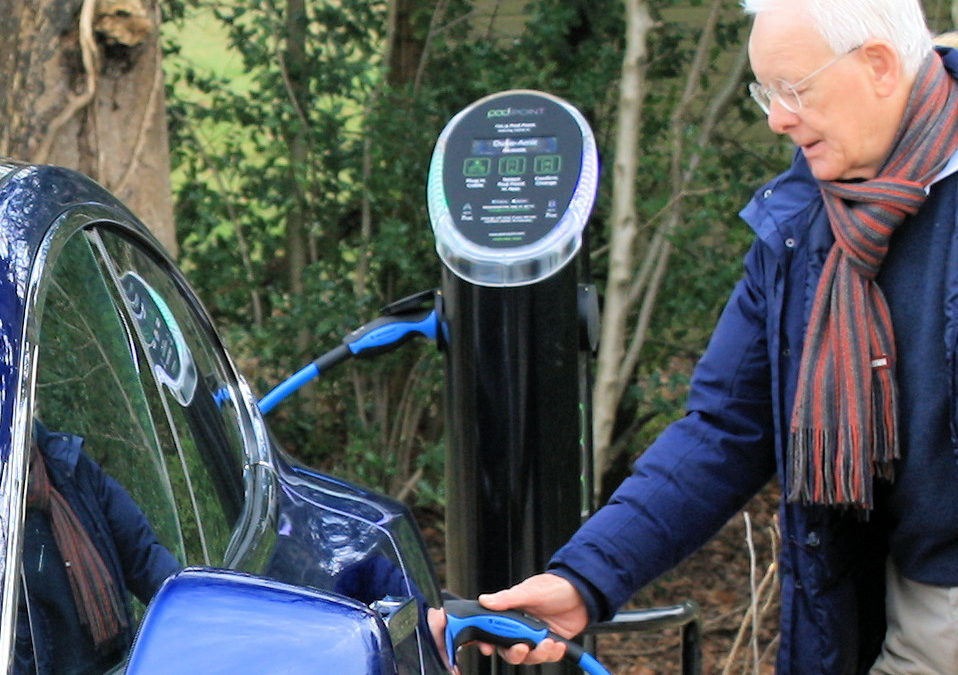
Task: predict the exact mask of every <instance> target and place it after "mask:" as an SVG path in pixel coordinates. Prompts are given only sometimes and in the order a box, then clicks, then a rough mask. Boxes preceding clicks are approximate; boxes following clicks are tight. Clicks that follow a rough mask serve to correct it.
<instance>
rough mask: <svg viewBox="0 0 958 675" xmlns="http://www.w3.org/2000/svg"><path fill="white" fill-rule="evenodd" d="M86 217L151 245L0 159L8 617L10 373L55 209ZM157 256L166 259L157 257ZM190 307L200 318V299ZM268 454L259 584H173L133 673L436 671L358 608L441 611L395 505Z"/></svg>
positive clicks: (102, 195)
mask: <svg viewBox="0 0 958 675" xmlns="http://www.w3.org/2000/svg"><path fill="white" fill-rule="evenodd" d="M85 209H92V210H93V211H95V213H96V216H95V217H96V218H97V219H102V218H103V217H104V214H106V217H107V219H108V220H109V221H110V222H111V223H112V224H113V225H114V226H116V227H119V228H121V229H125V230H127V231H129V232H131V233H133V234H135V235H136V238H137V239H138V240H140V241H141V242H142V243H143V245H144V246H147V247H151V246H157V245H156V244H155V240H154V239H153V238H152V237H151V235H150V234H149V233H148V232H147V230H146V228H145V227H143V225H142V224H141V223H139V221H137V220H136V218H135V217H134V216H133V215H132V214H131V213H130V212H129V211H128V210H127V209H126V208H125V207H124V206H123V205H122V204H121V203H120V202H119V201H117V200H116V199H115V198H114V197H113V196H111V195H110V194H109V193H108V192H107V191H105V190H104V189H103V188H102V187H100V186H99V185H97V184H96V183H94V182H93V181H91V180H89V179H87V178H85V177H83V176H82V175H80V174H78V173H75V172H71V171H68V170H64V169H59V168H53V167H35V166H24V165H19V164H14V163H10V162H4V161H3V160H0V470H2V474H0V475H2V480H0V522H3V523H4V526H3V528H0V537H2V541H0V570H3V571H4V573H3V574H2V576H0V580H2V584H3V587H2V588H0V592H2V594H3V596H4V602H3V607H4V608H6V610H5V611H6V612H8V613H9V612H10V611H11V609H12V610H13V611H14V612H15V608H16V599H15V598H16V593H17V591H16V588H17V586H18V583H17V581H16V580H17V576H16V565H15V562H16V560H15V559H12V560H11V559H9V556H10V553H11V552H13V551H15V550H16V548H15V547H16V545H17V541H18V538H17V537H16V536H14V535H15V534H16V531H15V530H12V529H10V528H11V527H18V526H20V519H21V518H22V493H21V492H20V491H21V490H22V481H23V480H24V475H25V464H26V462H25V458H24V457H23V454H24V453H23V450H21V449H18V448H22V447H24V444H23V442H24V438H25V436H24V434H25V433H27V432H25V431H24V429H25V427H26V425H27V423H28V421H29V410H30V408H29V407H28V406H25V405H24V399H25V397H26V396H28V395H29V393H30V392H29V379H28V378H29V375H30V374H29V373H25V372H23V370H24V369H23V368H20V367H19V366H20V364H22V363H24V362H27V363H28V362H29V354H25V353H24V349H25V339H24V335H23V333H24V325H25V321H24V313H25V312H26V311H27V309H26V308H28V307H30V306H31V302H30V299H31V294H34V293H35V292H36V288H37V286H38V285H39V283H40V280H41V279H42V278H43V276H44V274H46V273H48V268H52V260H53V259H54V258H55V256H56V253H57V251H55V250H53V251H51V250H44V249H43V248H42V247H43V246H47V245H49V244H48V243H44V242H49V241H50V239H49V238H47V234H48V233H49V232H50V231H51V229H52V228H54V227H58V225H57V223H58V222H63V220H62V218H61V217H62V216H63V215H64V214H68V213H73V212H83V211H84V210H85ZM58 219H60V220H58ZM80 220H82V219H80ZM90 222H91V223H92V222H95V221H94V217H93V216H91V221H90ZM156 255H157V257H158V258H161V259H166V257H165V254H164V253H162V252H160V251H159V249H157V253H156ZM170 264H171V265H172V263H170ZM171 273H173V272H171ZM176 274H177V275H178V273H176ZM179 276H180V279H179V280H178V283H180V282H182V279H181V275H179ZM183 283H185V282H182V283H180V285H183ZM187 300H188V302H191V303H194V304H195V305H196V307H198V308H199V311H200V312H201V313H203V314H205V312H202V309H201V305H200V302H199V300H198V299H196V298H195V297H193V296H188V297H187ZM209 330H210V334H211V338H210V339H211V341H217V340H218V338H215V334H214V333H213V329H212V327H210V329H209ZM216 348H217V349H219V348H220V346H219V344H217V345H216ZM235 403H236V404H237V405H246V406H248V407H249V408H250V415H252V416H254V417H255V418H256V419H257V420H258V421H259V423H262V419H261V417H260V416H259V411H258V410H257V409H256V406H255V401H253V400H252V399H251V400H250V401H245V402H243V401H240V402H235ZM269 450H270V453H271V456H270V457H268V458H267V459H266V460H265V461H264V460H256V463H255V468H256V471H255V472H254V473H255V475H256V480H257V481H261V482H262V484H261V485H260V484H258V485H254V487H253V489H252V492H253V493H257V494H269V495H275V498H271V500H272V501H271V503H272V504H273V507H272V508H273V510H272V512H271V513H265V514H263V515H262V520H261V522H259V523H255V524H253V526H252V528H251V529H252V530H255V529H256V528H257V527H258V528H261V529H262V530H269V531H271V535H272V538H271V539H270V538H268V537H267V538H266V539H267V540H269V541H272V542H274V543H273V545H272V548H271V550H268V551H267V555H264V556H262V557H261V560H262V562H261V563H258V564H256V565H254V563H249V564H248V565H247V567H245V568H244V572H247V573H251V574H253V575H256V576H250V575H237V574H236V573H235V572H231V571H228V570H216V571H212V570H207V571H205V572H197V571H190V572H185V573H182V574H181V575H180V576H178V577H176V578H175V579H174V580H172V581H171V582H170V583H169V584H168V585H167V586H166V587H164V590H163V591H162V592H161V594H160V595H159V596H157V598H155V599H154V601H153V602H152V603H151V604H150V607H149V608H148V613H147V618H146V620H145V624H144V626H143V628H142V630H141V633H140V634H139V636H138V638H137V641H136V643H135V644H134V651H133V657H132V661H131V666H133V667H135V672H139V673H162V672H170V673H172V672H176V673H190V672H203V673H206V672H230V673H257V674H258V673H270V672H277V673H298V672H307V670H308V672H326V673H337V674H339V673H353V672H355V673H360V672H362V673H392V672H398V673H439V672H443V667H442V664H441V657H440V656H439V652H438V650H437V649H436V647H435V645H434V644H433V643H432V640H431V639H430V638H429V636H428V631H426V630H424V629H422V628H420V630H419V631H418V632H417V633H416V634H415V637H414V638H409V639H407V640H404V641H403V642H402V643H401V644H399V645H391V644H390V643H389V639H388V636H387V634H386V633H385V632H384V630H383V625H382V623H381V622H380V621H379V620H378V619H377V618H376V617H375V615H374V614H373V613H372V612H371V611H370V610H369V609H368V607H367V605H368V603H370V602H373V601H375V600H379V599H381V598H383V597H384V596H387V595H393V596H414V597H416V598H417V599H418V600H419V604H420V609H421V611H422V612H423V613H424V612H425V608H426V607H427V606H439V605H440V603H441V599H440V594H439V586H438V582H437V579H436V575H435V572H434V570H433V568H432V565H431V563H430V561H429V559H428V556H427V554H426V552H425V547H424V545H423V542H422V538H421V535H420V533H419V530H418V528H417V527H416V525H415V523H414V521H413V519H412V517H411V515H410V513H409V512H408V510H407V509H406V507H405V506H403V505H402V504H400V503H398V502H395V501H393V500H391V499H388V498H386V497H384V496H382V495H380V494H378V493H375V492H372V491H368V490H364V489H361V488H358V487H356V486H353V485H350V484H348V483H345V482H343V481H340V480H337V479H335V478H331V477H327V476H323V475H321V474H318V473H316V472H313V471H311V470H309V469H306V468H304V467H301V466H299V465H297V464H296V463H295V462H293V461H292V460H290V459H289V458H288V457H286V456H284V455H283V454H282V452H280V451H279V450H278V449H277V448H275V447H272V448H270V449H269ZM18 472H19V474H20V475H13V474H17V473H18ZM267 483H268V484H267ZM247 499H250V494H247ZM257 559H260V558H257ZM250 565H253V566H252V567H250ZM11 594H12V595H11ZM9 598H13V599H12V600H11V599H9ZM14 623H15V622H14V620H13V617H11V616H4V617H2V627H0V643H2V644H0V660H2V659H3V658H4V657H2V654H3V652H4V650H6V649H8V647H9V645H11V644H12V633H13V625H14ZM174 647H175V649H174ZM225 664H231V665H229V667H225ZM0 670H2V667H0Z"/></svg>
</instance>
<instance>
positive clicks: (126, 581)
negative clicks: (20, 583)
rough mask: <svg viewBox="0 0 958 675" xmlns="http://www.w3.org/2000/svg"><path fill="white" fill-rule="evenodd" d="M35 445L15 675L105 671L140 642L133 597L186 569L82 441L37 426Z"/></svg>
mask: <svg viewBox="0 0 958 675" xmlns="http://www.w3.org/2000/svg"><path fill="white" fill-rule="evenodd" d="M34 440H35V444H34V446H33V453H32V456H31V461H30V483H29V488H28V496H27V514H26V521H25V523H26V528H25V532H24V547H23V578H24V582H25V584H26V598H21V601H20V611H19V612H18V616H17V647H16V655H15V656H16V667H15V672H17V673H26V672H30V673H33V672H37V673H101V672H103V671H104V670H105V669H107V668H109V667H112V666H114V665H116V664H117V662H118V661H120V659H121V657H122V655H123V653H124V651H125V650H126V649H127V648H128V647H129V645H130V643H131V641H132V636H133V629H132V616H131V608H130V603H129V599H128V598H129V596H128V593H127V592H128V591H129V592H132V593H133V594H134V595H136V597H137V598H139V599H140V600H141V601H142V602H143V603H144V604H145V603H148V602H149V600H150V598H152V597H153V595H154V594H155V593H156V591H157V590H159V587H160V585H161V584H162V582H163V580H164V579H166V578H167V577H168V576H169V575H170V574H172V573H173V572H175V571H176V570H178V569H179V568H180V567H181V565H180V563H179V562H178V561H177V560H176V558H174V557H173V555H172V554H171V553H170V552H169V551H168V550H167V549H166V548H165V547H164V546H163V545H162V544H160V543H159V541H158V540H157V538H156V535H155V533H154V532H153V528H152V527H150V524H149V523H148V522H147V520H146V517H145V516H144V514H143V512H142V511H141V510H140V508H139V507H138V506H137V504H136V502H134V501H133V499H132V497H130V495H129V494H128V493H127V492H126V491H125V490H124V489H123V488H122V487H121V486H120V484H119V483H117V482H116V481H115V480H114V479H113V478H111V477H110V476H108V475H107V474H106V473H105V472H104V471H103V470H102V469H101V468H100V467H99V465H97V464H96V462H94V461H93V460H92V459H90V458H89V457H88V456H87V455H86V454H85V453H84V452H83V450H82V446H83V439H82V438H80V437H79V436H72V435H69V434H62V433H53V432H50V431H48V430H47V429H46V428H45V427H44V426H43V425H42V424H40V423H39V422H37V423H35V424H34Z"/></svg>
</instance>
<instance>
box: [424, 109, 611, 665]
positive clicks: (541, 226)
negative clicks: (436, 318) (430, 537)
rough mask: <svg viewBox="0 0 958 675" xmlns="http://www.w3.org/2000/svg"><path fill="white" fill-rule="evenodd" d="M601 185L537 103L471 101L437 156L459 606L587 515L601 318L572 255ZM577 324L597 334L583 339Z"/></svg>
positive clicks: (551, 112) (450, 550)
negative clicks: (591, 384)
mask: <svg viewBox="0 0 958 675" xmlns="http://www.w3.org/2000/svg"><path fill="white" fill-rule="evenodd" d="M598 178H599V161H598V153H597V150H596V144H595V139H594V136H593V134H592V131H591V129H590V128H589V125H588V123H587V122H586V120H585V118H584V117H583V115H582V114H581V113H580V112H579V111H578V110H576V109H575V108H574V107H573V106H571V105H570V104H569V103H567V102H565V101H563V100H561V99H559V98H557V97H555V96H552V95H549V94H545V93H542V92H537V91H529V90H514V91H506V92H501V93H497V94H493V95H491V96H487V97H485V98H483V99H481V100H479V101H476V102H475V103H473V104H472V105H470V106H468V107H467V108H465V109H464V110H462V111H461V112H460V113H458V114H457V115H456V116H455V117H453V118H452V120H450V122H449V123H448V124H447V125H446V127H445V128H444V130H443V131H442V134H441V135H440V137H439V139H438V141H437V143H436V147H435V150H434V152H433V156H432V162H431V164H430V169H429V178H428V183H427V197H428V206H429V218H430V222H431V224H432V228H433V232H434V236H435V240H436V251H437V253H438V254H439V257H440V258H441V260H442V262H443V277H442V313H443V338H444V342H445V352H446V436H447V455H446V493H447V497H446V502H447V505H446V537H447V539H446V554H447V555H446V558H447V560H446V564H447V577H448V586H449V588H450V590H451V591H453V592H454V593H456V594H458V595H460V596H462V597H467V598H472V597H476V595H478V594H479V593H484V592H490V591H495V590H498V589H500V588H505V587H507V586H509V585H511V584H513V583H516V582H518V581H520V580H521V579H523V578H525V577H527V576H529V575H530V574H533V573H536V572H539V571H541V570H542V569H543V568H544V566H545V564H546V563H547V562H548V560H549V558H550V557H551V555H552V554H553V553H554V552H555V550H556V549H558V548H559V547H560V546H561V545H562V544H563V543H565V541H566V540H567V539H568V538H569V536H571V534H572V533H573V532H574V531H575V530H576V529H577V527H578V525H579V524H580V522H581V520H582V517H583V514H584V513H586V512H588V510H589V499H590V494H589V493H590V490H589V489H583V482H584V481H583V476H587V475H589V469H590V468H591V467H589V464H590V461H591V460H590V454H591V453H590V452H589V451H588V448H589V441H590V438H589V437H590V434H591V432H590V428H589V420H588V413H589V404H588V397H589V391H588V383H587V379H588V378H587V377H583V374H584V373H586V372H587V366H586V363H587V351H588V349H589V347H590V345H589V344H588V343H590V342H593V341H594V326H595V324H596V323H597V321H598V318H597V313H598V310H597V305H596V304H595V303H594V302H592V303H589V302H587V303H584V306H585V307H587V308H589V309H588V311H586V312H585V313H586V314H587V316H585V317H584V316H583V311H582V310H581V309H580V308H581V306H583V303H582V302H581V300H580V297H581V296H582V294H583V292H582V288H581V284H580V273H581V270H580V268H582V267H583V264H582V261H581V260H580V259H579V258H580V256H579V253H580V251H581V250H582V249H583V246H582V243H583V234H584V230H585V226H586V223H587V221H588V218H589V215H590V213H591V211H592V206H593V204H594V202H595V196H596V191H597V189H598ZM591 298H592V299H593V300H594V293H592V294H591ZM584 325H587V326H589V327H590V328H592V329H593V330H589V331H585V332H587V333H588V334H589V338H588V339H583V333H584V331H583V326H584ZM584 343H585V344H584ZM591 347H592V348H594V344H591ZM585 482H586V483H588V482H589V481H585ZM484 667H485V666H482V665H478V664H476V665H475V666H473V665H470V667H469V669H468V670H464V671H463V672H470V673H472V672H480V669H482V668H484ZM490 667H492V668H495V669H497V671H496V672H512V670H513V669H512V667H511V666H507V665H506V664H503V663H496V662H494V663H493V665H492V666H490ZM539 670H540V672H550V673H552V672H555V673H558V672H576V671H575V669H574V668H573V669H570V666H568V665H562V664H552V665H548V666H542V667H539ZM523 672H533V671H530V670H529V669H528V668H524V669H523Z"/></svg>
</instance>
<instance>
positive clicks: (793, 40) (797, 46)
mask: <svg viewBox="0 0 958 675" xmlns="http://www.w3.org/2000/svg"><path fill="white" fill-rule="evenodd" d="M828 51H829V49H828V45H827V44H826V42H825V39H824V38H823V37H822V36H821V34H820V33H819V32H818V31H817V30H816V29H815V28H814V26H813V25H812V22H811V19H810V18H809V17H808V15H807V14H806V13H804V12H801V11H799V10H797V9H794V8H792V9H790V8H784V7H783V8H781V9H774V10H769V11H767V12H761V13H759V14H757V15H756V16H755V21H754V23H753V24H752V30H751V33H750V34H749V41H748V55H749V60H750V61H751V65H752V69H753V70H755V69H756V67H758V68H761V67H762V66H763V65H765V64H766V62H769V61H783V62H787V61H789V60H793V59H797V60H804V59H805V58H806V57H808V56H809V55H810V54H818V53H819V52H824V53H827V52H828Z"/></svg>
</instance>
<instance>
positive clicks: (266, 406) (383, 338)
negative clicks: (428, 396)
mask: <svg viewBox="0 0 958 675" xmlns="http://www.w3.org/2000/svg"><path fill="white" fill-rule="evenodd" d="M438 332H439V315H438V312H437V311H436V310H435V309H432V310H421V311H409V312H401V313H398V314H387V315H386V316H381V317H379V318H377V319H375V320H373V321H370V322H369V323H367V324H364V325H363V326H361V327H359V328H357V329H356V330H354V331H353V332H352V333H350V334H349V335H347V336H346V337H345V338H343V342H342V344H340V345H338V346H337V347H336V348H334V349H331V350H330V351H328V352H326V353H325V354H323V355H322V356H320V357H319V358H318V359H316V360H315V361H313V362H312V363H310V364H309V365H307V366H306V367H304V368H302V369H300V370H299V371H298V372H296V373H295V374H293V375H292V376H291V377H289V378H288V379H286V380H285V381H284V382H281V383H280V384H279V385H277V386H276V387H275V388H274V389H273V390H272V391H270V392H269V393H268V394H266V396H264V397H263V398H262V399H260V401H259V410H260V412H261V413H262V414H264V415H265V414H267V413H268V412H270V411H271V410H272V409H273V408H275V407H276V406H277V405H278V404H279V403H280V402H281V401H283V400H284V399H285V398H286V397H288V396H289V395H290V394H292V393H293V392H294V391H296V390H298V389H299V388H300V387H302V386H303V385H304V384H306V383H307V382H309V381H310V380H312V379H314V378H316V377H318V376H319V375H320V374H321V373H325V372H326V371H327V370H329V369H330V368H332V367H333V366H335V365H337V364H339V363H342V362H343V361H345V360H347V359H350V358H353V357H356V358H369V357H372V356H376V355H377V354H382V353H384V352H387V351H390V350H392V349H395V348H396V347H398V346H399V345H401V344H403V343H404V342H406V341H407V340H409V339H410V338H413V337H415V336H417V335H421V336H423V337H427V338H429V339H430V340H435V339H436V337H437V334H438Z"/></svg>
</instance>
